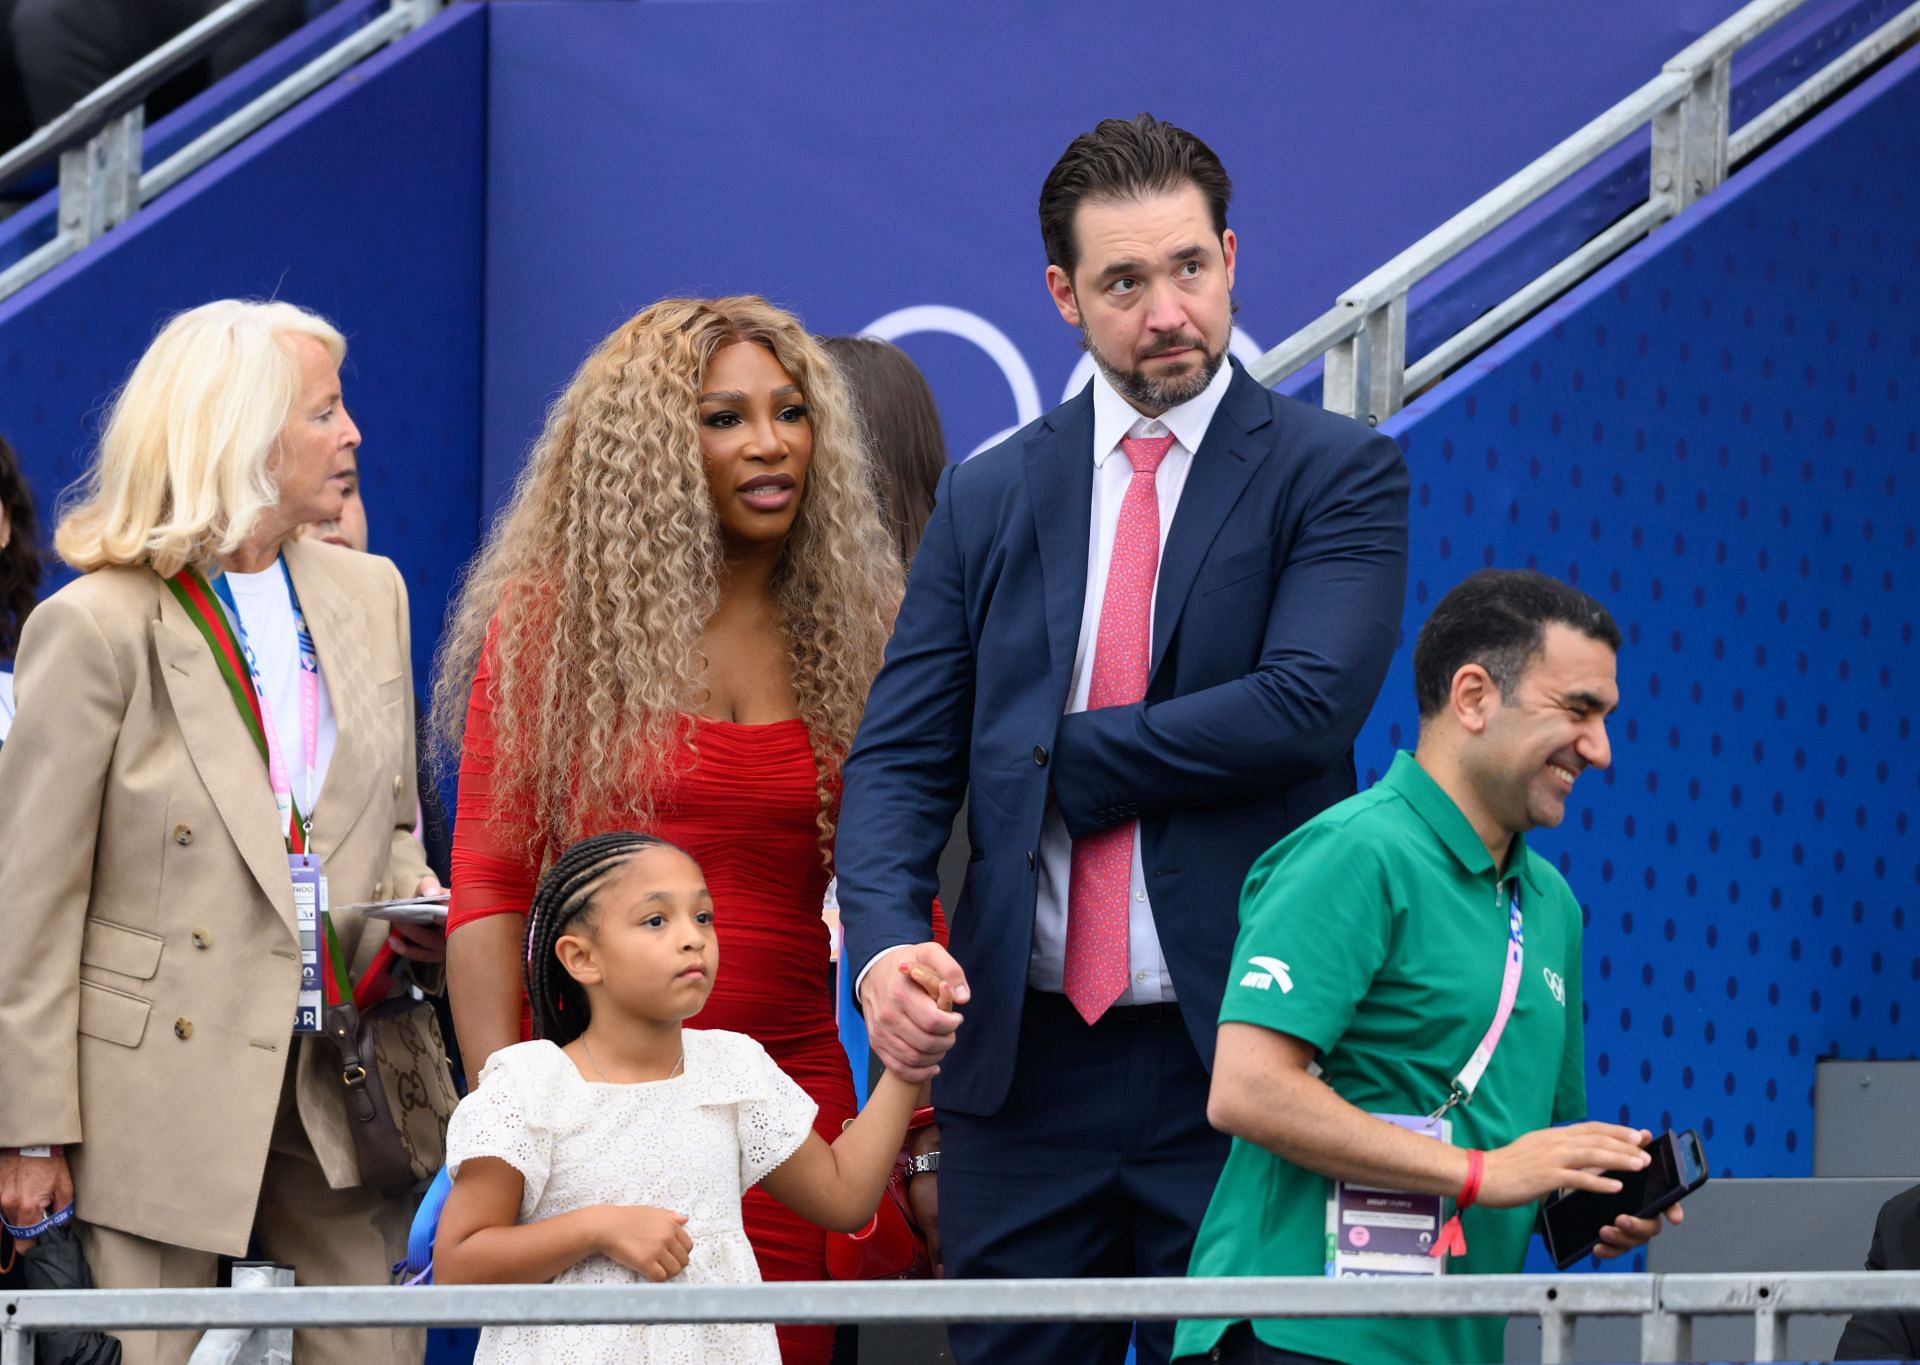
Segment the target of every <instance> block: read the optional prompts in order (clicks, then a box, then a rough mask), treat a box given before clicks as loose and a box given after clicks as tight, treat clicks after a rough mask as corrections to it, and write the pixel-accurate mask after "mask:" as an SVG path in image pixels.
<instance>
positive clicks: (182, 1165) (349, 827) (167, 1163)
mask: <svg viewBox="0 0 1920 1365" xmlns="http://www.w3.org/2000/svg"><path fill="white" fill-rule="evenodd" d="M285 555H286V563H287V569H288V572H289V573H290V574H291V576H292V579H293V583H294V587H295V589H296V590H297V591H298V592H299V594H300V604H301V608H302V610H303V611H304V612H305V614H306V617H307V623H308V626H309V628H310V629H311V630H312V632H313V638H314V645H315V649H316V652H317V653H318V655H319V660H320V671H321V675H322V677H323V678H324V680H325V684H326V688H327V692H328V695H329V698H330V700H331V703H332V708H333V711H334V714H335V716H336V717H337V719H338V726H339V734H338V739H337V741H336V743H335V747H334V750H333V755H332V760H331V762H330V763H329V764H328V766H327V771H326V776H325V780H324V783H323V785H322V786H321V788H320V791H319V794H318V797H317V799H316V801H315V808H314V811H313V847H314V849H315V850H316V851H317V852H318V853H319V855H320V857H321V858H322V860H323V862H324V865H325V869H326V873H327V878H328V881H329V884H330V890H331V896H332V902H333V904H334V905H335V906H341V905H346V904H348V903H350V902H354V901H365V900H372V899H377V898H380V897H383V896H386V895H391V894H396V893H402V894H403V893H408V892H411V891H412V890H413V889H414V887H415V886H416V885H418V883H419V880H420V878H421V877H422V876H423V875H424V874H425V872H426V859H425V855H424V853H423V852H422V850H421V848H420V845H419V842H418V840H416V839H415V838H414V836H413V826H414V815H415V795H416V793H415V771H416V769H415V758H414V727H413V691H412V682H411V672H410V669H409V666H408V658H409V648H410V645H409V632H408V625H407V596H406V589H405V586H404V585H403V584H402V582H401V580H400V575H399V572H398V571H397V570H396V569H395V568H394V566H393V564H392V563H391V561H389V560H386V559H383V558H379V557H377V556H373V555H362V554H356V553H354V552H353V551H350V550H343V549H340V548H338V547H335V546H331V545H326V544H323V543H320V542H318V541H305V540H299V541H292V542H289V543H288V545H287V546H286V549H285ZM15 691H16V698H17V702H18V712H17V714H16V716H15V719H14V724H13V729H12V733H11V734H9V736H8V737H7V742H6V744H5V746H4V747H0V943H4V944H5V945H6V961H5V966H6V970H5V971H3V972H0V1097H4V1098H3V1099H0V1147H11V1146H21V1145H28V1144H34V1143H65V1144H68V1146H69V1159H70V1160H71V1162H72V1165H73V1171H74V1182H75V1188H76V1198H77V1201H78V1203H79V1205H80V1209H81V1216H82V1217H84V1218H85V1219H87V1220H88V1221H89V1222H92V1223H96V1224H100V1225H102V1226H106V1227H112V1228H117V1229H119V1230H120V1231H123V1232H129V1233H133V1234H135V1235H137V1236H141V1237H147V1238H151V1239H153V1240H155V1241H159V1242H164V1243H169V1244H172V1245H178V1246H187V1247H194V1248H198V1249H201V1250H204V1251H213V1252H219V1253H222V1254H226V1255H235V1256H238V1255H244V1254H245V1252H246V1248H247V1237H248V1232H249V1230H250V1229H251V1227H252V1226H253V1220H254V1209H255V1204H256V1201H257V1199H258V1196H259V1193H260V1184H261V1179H262V1174H263V1170H264V1167H265V1163H266V1155H267V1144H268V1140H269V1137H270V1135H271V1133H272V1131H273V1121H274V1112H275V1107H276V1105H277V1103H278V1101H279V1098H280V1093H281V1086H282V1082H283V1079H284V1077H285V1074H286V1071H287V1067H288V1060H289V1056H290V1050H292V1049H296V1048H297V1050H298V1053H299V1059H298V1067H299V1071H298V1075H297V1077H296V1096H297V1100H298V1104H299V1112H300V1119H301V1123H302V1126H303V1127H304V1128H305V1130H306V1134H307V1137H308V1139H309V1141H311V1143H312V1144H313V1149H314V1151H315V1153H316V1154H317V1156H318V1157H319V1160H320V1164H321V1167H322V1169H323V1170H324V1171H325V1172H326V1176H327V1180H328V1183H329V1184H330V1185H332V1186H333V1187H334V1188H336V1189H344V1188H347V1187H349V1186H352V1185H355V1184H357V1183H358V1179H359V1177H358V1170H357V1166H356V1160H355V1155H354V1146H353V1139H352V1135H351V1133H350V1131H349V1130H348V1127H347V1115H346V1109H345V1106H344V1101H343V1099H342V1093H343V1092H342V1087H341V1084H340V1066H339V1059H338V1056H337V1055H336V1054H333V1053H332V1052H331V1050H330V1048H329V1046H328V1044H327V1043H326V1042H325V1041H324V1040H323V1039H320V1038H316V1037H309V1038H305V1039H300V1040H296V1039H295V1038H294V1037H293V1033H292V1024H293V1014H294V1004H295V998H296V995H297V993H298V989H299V974H300V969H299V942H298V938H297V933H296V924H295V919H294V906H293V887H292V883H291V879H290V878H289V876H288V872H287V856H286V845H285V842H284V835H283V831H282V830H281V829H280V828H279V827H278V823H279V822H278V820H277V818H276V815H275V810H274V801H273V792H272V788H271V786H270V784H269V783H268V780H267V770H266V764H265V763H264V762H263V761H262V760H261V758H260V755H259V752H258V750H257V749H256V748H255V747H254V745H253V741H252V740H251V739H250V738H249V736H248V733H247V730H246V727H245V725H244V723H243V722H242V720H241V718H240V714H239V711H238V710H237V708H236V707H235V705H234V700H233V697H232V694H231V693H229V692H228V690H227V688H226V686H225V684H224V683H223V682H222V681H221V676H220V672H219V670H218V668H217V667H216V666H215V663H214V660H213V657H212V655H211V653H210V652H209V651H208V648H207V644H206V641H205V640H204V639H203V638H202V637H201V636H200V635H199V634H198V633H197V632H196V630H195V629H194V626H193V624H192V622H191V621H190V620H189V619H188V617H187V614H186V612H185V610H184V609H183V608H182V607H181V606H180V605H179V603H178V602H176V601H175V600H174V598H173V596H172V594H171V593H169V592H168V590H167V588H166V585H165V584H164V583H162V582H161V580H160V579H159V578H158V577H157V576H156V575H155V574H154V573H153V572H152V571H151V570H150V569H146V568H111V569H101V570H97V571H96V572H94V573H90V574H86V575H83V576H82V577H81V578H79V579H77V580H76V581H74V582H72V583H70V584H68V585H67V586H66V587H64V588H62V589H61V590H60V591H59V592H57V593H55V594H54V595H53V596H52V597H50V598H48V599H47V601H45V602H43V603H42V604H41V605H40V606H39V607H38V608H37V609H36V610H35V612H34V613H33V615H32V616H30V617H29V618H28V620H27V623H26V628H25V631H24V632H23V635H22V638H21V642H20V648H19V651H18V657H17V659H16V662H15ZM335 918H336V923H337V925H338V928H339V931H340V936H341V942H342V946H343V948H344V950H345V952H346V955H347V957H348V958H349V959H350V962H351V966H352V968H353V970H354V971H355V972H356V973H358V972H360V971H362V970H364V969H365V968H366V967H367V965H368V964H369V963H370V962H371V960H372V958H373V956H374V954H375V953H376V952H377V951H378V949H379V947H380V944H381V942H382V941H383V940H384V938H385V932H384V929H385V926H384V925H382V924H379V923H378V922H374V923H372V924H370V925H369V924H367V923H364V922H363V921H362V920H361V919H360V918H359V917H358V916H357V915H352V914H346V915H336V917H335ZM408 1017H409V1018H410V1019H416V1020H417V1019H419V1018H420V1014H419V1013H418V1012H416V1013H415V1014H413V1015H409V1016H408ZM421 1027H422V1029H423V1034H424V1030H425V1027H426V1026H425V1025H424V1024H423V1025H421ZM421 1042H422V1045H423V1047H424V1046H426V1045H427V1039H426V1038H425V1037H424V1036H423V1038H422V1039H421Z"/></svg>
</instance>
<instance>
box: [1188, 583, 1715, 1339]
mask: <svg viewBox="0 0 1920 1365" xmlns="http://www.w3.org/2000/svg"><path fill="white" fill-rule="evenodd" d="M1619 648H1620V631H1619V628H1618V627H1617V626H1615V624H1614V622H1613V618H1612V617H1611V616H1609V615H1608V613H1607V611H1606V609H1605V608H1604V607H1602V606H1601V605H1600V604H1599V603H1597V602H1595V601H1594V600H1593V599H1592V598H1590V597H1588V596H1587V595H1586V594H1585V593H1582V592H1580V591H1578V590H1577V589H1574V588H1571V587H1568V586H1567V585H1566V584H1564V583H1560V582H1557V581H1556V580H1554V579H1551V578H1548V577H1546V576H1545V575H1543V574H1537V573H1531V572H1502V571H1493V570H1489V571H1486V572H1482V573H1478V574H1475V575H1473V576H1472V577H1471V578H1468V579H1467V580H1466V581H1465V582H1463V583H1462V584H1460V585H1459V586H1458V587H1457V588H1455V589H1454V590H1453V591H1452V592H1450V593H1448V594H1447V596H1446V597H1445V598H1443V599H1442V600H1441V602H1440V604H1439V605H1438V606H1437V607H1435V608H1434V611H1433V614H1432V616H1431V617H1429V618H1428V620H1427V623H1426V626H1425V627H1424V628H1423V629H1422V630H1421V632H1420V638H1419V640H1418V641H1417V643H1416V644H1415V647H1414V656H1413V667H1414V687H1415V690H1416V692H1417V694H1418V698H1419V704H1420V739H1419V747H1418V749H1417V750H1416V751H1415V752H1414V753H1412V754H1406V753H1402V754H1399V755H1398V756H1396V758H1395V759H1394V762H1393V766H1392V768H1391V769H1390V770H1389V771H1388V773H1387V775H1386V776H1385V777H1384V778H1383V779H1381V781H1380V782H1379V783H1378V784H1377V785H1376V786H1374V787H1373V788H1372V789H1371V790H1369V791H1366V792H1363V793H1361V794H1360V795H1358V796H1354V797H1352V798H1350V799H1348V800H1346V801H1343V802H1341V803H1340V804H1339V805H1337V806H1334V807H1333V808H1331V809H1330V810H1328V811H1326V812H1324V813H1323V814H1321V815H1320V816H1319V817H1317V818H1316V819H1314V820H1311V821H1309V822H1308V823H1307V824H1305V825H1303V826H1301V827H1300V828H1299V829H1298V830H1296V831H1294V833H1293V834H1291V835H1290V836H1288V837H1287V838H1286V839H1285V840H1283V841H1282V842H1281V843H1280V844H1278V845H1276V846H1275V847H1274V848H1273V849H1271V850H1269V851H1268V852H1267V853H1266V854H1265V855H1264V856H1263V857H1262V858H1261V859H1260V861H1258V862H1256V863H1255V864H1254V866H1253V870H1252V872H1250V873H1249V874H1248V877H1247V882H1246V887H1245V891H1244V893H1243V895H1242V898H1241V907H1240V937H1239V942H1238V944H1237V946H1236V948H1235V951H1234V960H1233V965H1232V969H1231V975H1230V976H1229V977H1228V982H1227V994H1226V1001H1225V1003H1224V1005H1223V1006H1222V1008H1221V1011H1220V1042H1219V1050H1218V1053H1217V1055H1216V1057H1215V1060H1214V1066H1213V1083H1212V1090H1211V1093H1210V1096H1209V1100H1208V1106H1207V1112H1208V1118H1209V1119H1210V1120H1211V1121H1212V1123H1213V1125H1214V1126H1215V1127H1216V1128H1219V1129H1221V1130H1223V1131H1225V1132H1228V1133H1231V1134H1233V1136H1234V1142H1233V1148H1232V1152H1231V1154H1230V1155H1229V1156H1228V1158H1227V1164H1226V1168H1225V1170H1224V1171H1223V1172H1222V1173H1221V1177H1220V1183H1219V1185H1218V1187H1217V1188H1216V1189H1215V1191H1214V1195H1213V1201H1212V1203H1211V1204H1210V1205H1209V1207H1208V1210H1207V1216H1206V1220H1205V1222H1204V1223H1203V1224H1202V1226H1201V1229H1200V1237H1199V1241H1198V1243H1197V1244H1196V1246H1195V1248H1194V1254H1193V1262H1192V1267H1191V1272H1190V1273H1192V1274H1194V1275H1201V1276H1217V1275H1327V1274H1339V1275H1342V1276H1348V1275H1358V1276H1368V1275H1404V1274H1421V1273H1426V1272H1429V1271H1437V1269H1438V1268H1439V1267H1440V1266H1442V1265H1445V1266H1446V1268H1447V1273H1449V1274H1461V1273H1468V1274H1472V1273H1481V1274H1494V1273H1507V1274H1510V1273H1513V1272H1517V1271H1518V1270H1520V1268H1521V1265H1522V1262H1523V1261H1524V1259H1525V1255H1526V1246H1527V1237H1528V1235H1529V1232H1530V1231H1531V1229H1532V1226H1533V1221H1534V1210H1535V1205H1536V1204H1537V1203H1538V1201H1539V1200H1540V1199H1541V1198H1542V1197H1543V1196H1545V1195H1547V1194H1549V1193H1551V1192H1552V1191H1554V1190H1556V1189H1560V1188H1563V1187H1567V1186H1572V1187H1575V1188H1581V1189H1590V1190H1600V1191H1607V1192H1611V1191H1614V1190H1617V1189H1619V1182H1618V1181H1615V1180H1613V1179H1611V1178H1609V1177H1606V1176H1604V1175H1600V1174H1596V1172H1601V1171H1608V1170H1626V1169H1638V1168H1640V1167H1642V1166H1644V1165H1645V1164H1646V1163H1647V1159H1648V1158H1647V1155H1646V1153H1645V1152H1644V1151H1642V1150H1641V1144H1642V1143H1644V1142H1645V1141H1646V1140H1647V1138H1648V1134H1647V1133H1645V1132H1644V1131H1641V1130H1638V1129H1633V1128H1626V1127H1622V1126H1620V1125H1617V1124H1611V1123H1573V1124H1572V1125H1571V1126H1569V1127H1564V1128H1554V1127H1550V1126H1549V1125H1551V1124H1554V1123H1563V1122H1568V1121H1571V1120H1576V1119H1579V1118H1581V1117H1582V1116H1583V1115H1584V1114H1585V1112H1586V1085H1585V1065H1584V1059H1583V1057H1582V1053H1581V1047H1582V1044H1581V1021H1580V1000H1581V979H1580V977H1581V974H1580V906H1579V904H1578V903H1577V902H1576V901H1575V900H1574V898H1573V893H1572V892H1571V891H1570V890H1569V889H1568V888H1567V884H1566V881H1565V880H1564V879H1563V878H1562V877H1561V875H1560V874H1559V872H1558V871H1556V870H1555V869H1554V867H1553V866H1552V864H1550V863H1549V862H1548V861H1547V860H1546V859H1545V858H1543V857H1541V856H1540V855H1539V854H1537V853H1535V852H1534V851H1533V850H1532V849H1530V848H1528V847H1527V845H1526V842H1525V839H1524V837H1523V836H1524V834H1525V832H1526V831H1527V830H1529V829H1532V828H1534V827H1536V826H1540V825H1546V826H1554V825H1558V824H1559V823H1560V821H1561V819H1562V818H1563V817H1564V816H1565V813H1566V799H1567V794H1568V793H1569V792H1570V791H1571V790H1572V788H1573V785H1574V783H1575V781H1576V780H1577V779H1578V778H1579V777H1580V775H1581V774H1582V773H1584V772H1585V771H1587V770H1588V769H1589V768H1604V767H1606V766H1607V763H1608V761H1609V759H1610V753H1609V749H1608V743H1607V730H1606V717H1607V715H1608V713H1609V712H1611V711H1612V710H1613V709H1614V707H1615V706H1616V705H1617V704H1618V701H1619V696H1620V693H1619V688H1618V686H1617V684H1616V681H1615V668H1614V660H1615V655H1616V653H1617V652H1618V650H1619ZM1503 1001H1505V1002H1508V1003H1507V1004H1506V1005H1505V1006H1503ZM1489 1044H1491V1048H1490V1052H1491V1055H1490V1056H1487V1055H1485V1054H1487V1053H1488V1052H1489ZM1459 1092H1470V1098H1466V1099H1464V1100H1463V1101H1461V1102H1458V1103H1456V1104H1455V1105H1454V1106H1453V1107H1452V1108H1451V1109H1450V1110H1449V1111H1448V1112H1447V1114H1446V1116H1445V1121H1446V1123H1447V1124H1448V1125H1449V1127H1448V1129H1447V1130H1446V1132H1445V1134H1444V1137H1442V1136H1441V1135H1439V1132H1438V1130H1437V1128H1436V1127H1435V1126H1433V1125H1427V1126H1426V1127H1425V1129H1424V1130H1423V1128H1422V1121H1423V1120H1424V1119H1425V1116H1428V1115H1431V1114H1433V1113H1434V1111H1436V1110H1438V1109H1440V1108H1441V1106H1442V1105H1443V1104H1445V1103H1446V1102H1447V1100H1448V1099H1449V1096H1451V1095H1454V1094H1456V1093H1459ZM1384 1115H1394V1116H1401V1119H1400V1121H1399V1122H1385V1121H1383V1120H1382V1117H1381V1116H1384ZM1430 1133H1432V1134H1433V1135H1429V1134H1430ZM1378 1191H1392V1192H1394V1193H1393V1194H1391V1195H1381V1194H1379V1193H1377V1192H1378ZM1476 1195H1477V1202H1476V1200H1475V1196H1476ZM1457 1204H1469V1205H1471V1207H1468V1208H1466V1209H1465V1211H1464V1212H1463V1213H1461V1214H1460V1217H1459V1222H1458V1224H1457V1227H1458V1230H1459V1232H1460V1233H1462V1234H1463V1235H1464V1241H1465V1246H1466V1249H1465V1251H1464V1252H1460V1251H1458V1250H1457V1247H1456V1253H1455V1254H1454V1255H1452V1256H1451V1257H1450V1258H1437V1257H1433V1256H1429V1255H1427V1254H1426V1253H1427V1252H1428V1251H1429V1250H1430V1249H1431V1247H1432V1245H1433V1243H1434V1242H1435V1241H1440V1242H1450V1240H1451V1233H1452V1227H1451V1226H1443V1225H1442V1221H1441V1220H1442V1218H1443V1217H1444V1216H1445V1215H1446V1214H1447V1213H1450V1212H1452V1211H1453V1206H1454V1205H1457ZM1671 1216H1672V1217H1673V1219H1674V1220H1675V1221H1678V1218H1679V1210H1678V1208H1675V1209H1674V1210H1673V1213H1672V1215H1671ZM1658 1230H1659V1223H1658V1220H1638V1219H1633V1218H1622V1219H1621V1220H1620V1221H1619V1222H1618V1224H1617V1225H1616V1226H1614V1227H1611V1228H1608V1229H1607V1230H1606V1231H1605V1233H1604V1234H1603V1238H1604V1241H1605V1245H1604V1246H1603V1247H1602V1248H1601V1250H1600V1252H1599V1253H1598V1254H1600V1255H1602V1256H1617V1255H1619V1254H1621V1253H1622V1252H1624V1251H1627V1250H1630V1249H1632V1248H1634V1247H1637V1246H1640V1245H1641V1244H1643V1243H1644V1242H1645V1241H1646V1240H1647V1239H1648V1238H1649V1237H1651V1236H1653V1235H1654V1234H1655V1233H1656V1232H1657V1231H1658ZM1503 1325H1504V1324H1503V1320H1502V1319H1498V1318H1420V1319H1404V1318H1403V1319H1389V1318H1372V1319H1368V1318H1353V1319H1317V1320H1316V1319H1308V1318H1294V1319H1269V1320H1263V1321H1259V1322H1254V1323H1246V1322H1238V1323H1233V1322H1221V1321H1207V1322H1199V1321H1194V1322H1183V1323H1182V1324H1180V1328H1179V1331H1178V1335H1177V1337H1176V1340H1175V1347H1174V1354H1175V1356H1176V1357H1189V1358H1191V1359H1194V1360H1207V1361H1221V1362H1247V1363H1248V1365H1277V1363H1278V1362H1293V1361H1300V1360H1309V1361H1311V1360H1334V1361H1342V1362H1350V1363H1351V1365H1372V1362H1376V1361H1394V1362H1400V1361H1420V1362H1472V1361H1498V1360H1500V1359H1501V1358H1502V1343H1501V1337H1502V1331H1503Z"/></svg>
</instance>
